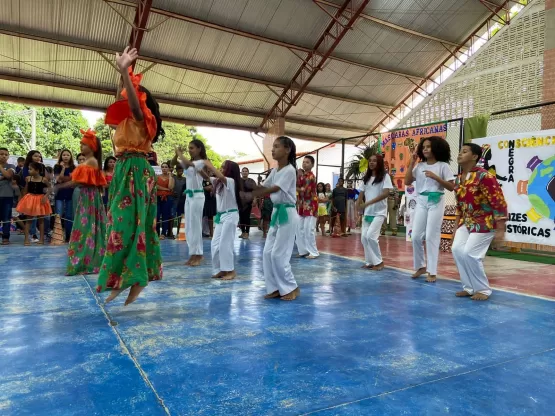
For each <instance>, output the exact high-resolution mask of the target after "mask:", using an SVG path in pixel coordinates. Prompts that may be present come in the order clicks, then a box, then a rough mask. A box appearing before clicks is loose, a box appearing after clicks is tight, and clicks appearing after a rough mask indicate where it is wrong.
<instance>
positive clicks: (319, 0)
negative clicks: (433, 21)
mask: <svg viewBox="0 0 555 416" xmlns="http://www.w3.org/2000/svg"><path fill="white" fill-rule="evenodd" d="M314 2H315V3H318V4H324V5H326V6H329V7H333V8H335V9H338V8H339V7H340V6H339V5H338V4H335V3H332V2H331V1H327V0H314ZM360 17H361V18H363V19H366V20H369V21H371V22H374V23H378V24H380V25H382V26H387V27H389V28H391V29H395V30H398V31H400V32H405V33H408V34H411V35H414V36H418V37H421V38H424V39H429V40H433V41H436V42H439V43H443V44H445V45H450V46H455V47H460V46H461V45H459V44H458V43H454V42H451V41H448V40H445V39H440V38H436V37H435V36H430V35H426V34H424V33H420V32H417V31H416V30H411V29H407V28H406V27H402V26H399V25H396V24H394V23H390V22H388V21H385V20H382V19H378V18H377V17H374V16H370V15H368V14H365V13H361V14H360Z"/></svg>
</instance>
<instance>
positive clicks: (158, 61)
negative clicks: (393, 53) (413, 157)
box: [0, 28, 393, 109]
mask: <svg viewBox="0 0 555 416" xmlns="http://www.w3.org/2000/svg"><path fill="white" fill-rule="evenodd" d="M0 34H2V35H7V36H13V37H17V38H22V39H29V40H35V41H38V42H45V43H51V44H54V45H61V46H66V47H70V48H77V49H84V50H89V51H94V52H98V53H101V54H102V53H104V54H108V55H114V54H116V53H119V52H121V51H116V50H113V49H108V48H103V47H99V46H93V45H87V44H84V43H77V42H70V41H64V40H57V39H56V40H55V39H50V38H47V37H44V36H38V35H32V34H29V33H22V32H15V31H11V30H6V29H2V28H0ZM139 59H140V60H142V61H146V62H150V63H156V64H160V65H166V66H170V67H174V68H180V69H185V70H189V71H194V72H201V73H204V74H210V75H216V76H219V77H223V78H231V79H236V80H239V81H246V82H252V83H254V84H259V85H266V86H272V87H276V88H282V89H283V88H285V87H286V85H285V84H281V83H278V82H274V81H270V80H262V79H259V78H251V77H245V76H242V75H236V74H232V73H229V72H223V71H214V70H211V69H206V68H201V67H198V66H194V65H189V64H182V63H179V62H173V61H169V60H166V59H159V58H154V57H150V56H145V55H140V56H139ZM306 92H307V93H308V94H311V95H315V96H318V97H322V98H329V99H332V100H338V101H345V102H349V103H354V104H360V105H367V106H371V107H381V108H385V109H390V108H393V106H392V105H389V104H385V103H374V102H370V101H363V100H357V99H353V98H347V97H341V96H339V95H334V94H326V93H322V92H319V91H315V90H309V89H307V90H306Z"/></svg>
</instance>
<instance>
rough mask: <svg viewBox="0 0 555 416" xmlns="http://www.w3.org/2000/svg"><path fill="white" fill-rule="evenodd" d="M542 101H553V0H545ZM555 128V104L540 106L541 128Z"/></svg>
mask: <svg viewBox="0 0 555 416" xmlns="http://www.w3.org/2000/svg"><path fill="white" fill-rule="evenodd" d="M542 99H543V102H547V101H555V0H545V49H544V52H543V97H542ZM554 128H555V105H550V106H547V107H543V108H542V129H544V130H545V129H554Z"/></svg>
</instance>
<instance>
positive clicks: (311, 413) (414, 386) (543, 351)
mask: <svg viewBox="0 0 555 416" xmlns="http://www.w3.org/2000/svg"><path fill="white" fill-rule="evenodd" d="M551 351H555V347H552V348H548V349H546V350H542V351H537V352H534V353H531V354H527V355H524V356H521V357H516V358H512V359H510V360H506V361H502V362H500V363H495V364H490V365H487V366H484V367H480V368H475V369H472V370H468V371H463V372H462V373H457V374H452V375H450V376H445V377H441V378H438V379H435V380H429V381H425V382H423V383H418V384H414V385H410V386H406V387H401V388H398V389H395V390H391V391H386V392H383V393H380V394H375V395H373V396H368V397H364V398H362V399H358V400H353V401H350V402H345V403H340V404H336V405H334V406H329V407H326V408H323V409H318V410H313V411H310V412H307V413H301V414H300V415H299V416H307V415H314V414H318V413H320V412H325V411H328V410H332V409H338V408H340V407H345V406H350V405H352V404H356V403H361V402H363V401H366V400H372V399H375V398H377V397H383V396H388V395H390V394H394V393H398V392H400V391H405V390H410V389H413V388H416V387H420V386H426V385H428V384H433V383H437V382H440V381H444V380H449V379H451V378H455V377H460V376H464V375H467V374H472V373H476V372H478V371H482V370H487V369H488V368H493V367H498V366H501V365H505V364H509V363H513V362H516V361H519V360H523V359H525V358H529V357H534V356H537V355H541V354H546V353H548V352H551Z"/></svg>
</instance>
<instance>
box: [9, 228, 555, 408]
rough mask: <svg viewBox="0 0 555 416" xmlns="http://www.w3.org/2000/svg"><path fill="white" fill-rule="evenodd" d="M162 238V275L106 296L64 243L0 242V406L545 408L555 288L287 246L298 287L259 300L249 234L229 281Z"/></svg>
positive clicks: (554, 356)
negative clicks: (191, 264)
mask: <svg viewBox="0 0 555 416" xmlns="http://www.w3.org/2000/svg"><path fill="white" fill-rule="evenodd" d="M162 247H163V255H164V262H165V271H164V280H163V281H160V282H154V283H152V284H151V285H149V287H148V288H147V289H145V291H143V293H142V295H141V298H140V299H139V300H138V301H137V302H136V303H135V304H133V305H131V306H128V307H123V301H124V300H125V296H121V297H120V298H118V299H116V301H114V303H113V304H110V305H108V306H107V307H106V308H104V306H103V305H102V300H103V298H105V296H106V294H102V295H100V297H98V296H97V295H96V294H95V293H94V287H95V280H96V276H88V277H66V276H64V267H65V248H64V247H32V248H29V249H24V248H23V247H21V246H16V245H12V246H9V247H2V248H1V249H0V264H1V266H2V267H1V272H0V312H1V313H0V414H1V415H18V416H19V415H49V416H65V415H83V416H91V415H149V416H155V415H168V414H170V415H302V414H317V415H398V414H403V415H442V414H449V415H467V414H471V415H552V414H554V413H553V412H554V410H553V409H555V303H553V302H550V301H546V300H541V299H536V298H532V297H526V296H522V295H516V294H511V293H505V292H494V295H493V296H492V298H491V300H490V301H488V302H483V303H480V302H473V301H471V300H469V299H468V298H466V299H461V298H456V297H455V296H454V293H455V291H456V290H458V289H459V286H458V284H457V283H456V282H452V281H438V283H437V284H435V285H430V284H425V283H423V282H420V281H413V280H412V279H410V278H409V275H408V274H406V273H403V272H400V271H397V270H391V269H389V270H385V271H384V272H381V273H379V274H377V273H375V272H370V271H363V270H361V269H360V268H359V267H360V265H361V263H357V262H355V261H352V260H348V259H345V258H341V257H335V256H333V255H327V254H324V255H322V256H321V257H320V258H319V259H317V260H313V261H310V260H299V259H293V260H292V265H293V271H294V273H295V275H296V277H297V280H298V282H299V285H300V287H301V296H300V298H299V299H298V300H297V301H295V302H283V301H280V300H264V299H262V296H263V295H264V282H263V276H262V262H261V254H262V247H263V242H262V241H261V240H260V239H259V238H258V237H256V236H255V237H253V239H252V240H250V241H239V240H237V241H236V252H237V254H238V259H237V266H238V267H237V271H238V273H239V278H238V279H237V280H236V281H233V282H221V281H215V280H214V279H210V262H209V261H206V262H205V265H204V266H203V267H200V268H196V269H190V268H186V267H185V266H184V265H183V263H184V261H185V259H186V253H187V249H186V244H184V243H181V242H174V241H164V242H162ZM204 247H205V250H206V253H207V254H208V255H209V241H205V246H204ZM523 278H525V276H523Z"/></svg>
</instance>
